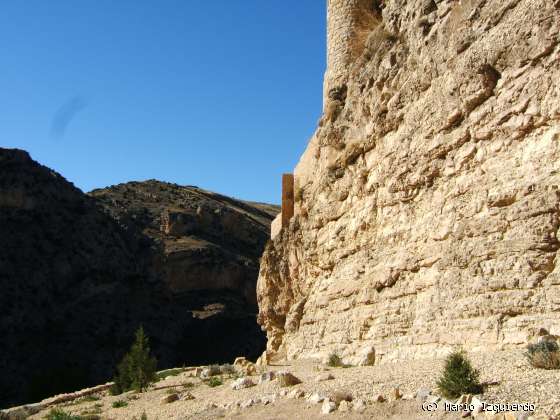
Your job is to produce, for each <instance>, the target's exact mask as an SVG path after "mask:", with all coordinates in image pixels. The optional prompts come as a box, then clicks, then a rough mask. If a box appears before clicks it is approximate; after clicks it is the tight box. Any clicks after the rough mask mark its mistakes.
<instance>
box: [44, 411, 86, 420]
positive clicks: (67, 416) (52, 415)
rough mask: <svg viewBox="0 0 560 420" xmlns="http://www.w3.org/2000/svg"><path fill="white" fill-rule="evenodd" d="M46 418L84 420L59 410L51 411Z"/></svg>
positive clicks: (49, 419)
mask: <svg viewBox="0 0 560 420" xmlns="http://www.w3.org/2000/svg"><path fill="white" fill-rule="evenodd" d="M46 418H47V420H82V418H81V417H80V416H73V415H71V414H68V413H66V412H64V411H62V410H60V409H58V408H53V409H52V410H51V411H49V414H47V417H46Z"/></svg>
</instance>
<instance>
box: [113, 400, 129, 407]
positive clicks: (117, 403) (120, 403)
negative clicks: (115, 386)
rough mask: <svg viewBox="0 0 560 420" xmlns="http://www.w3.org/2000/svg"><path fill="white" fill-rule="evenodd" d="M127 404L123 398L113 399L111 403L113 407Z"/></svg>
mask: <svg viewBox="0 0 560 420" xmlns="http://www.w3.org/2000/svg"><path fill="white" fill-rule="evenodd" d="M127 405H128V403H127V402H126V401H125V400H117V401H114V402H113V404H112V407H113V408H122V407H126V406H127Z"/></svg>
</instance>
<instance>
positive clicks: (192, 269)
mask: <svg viewBox="0 0 560 420" xmlns="http://www.w3.org/2000/svg"><path fill="white" fill-rule="evenodd" d="M90 195H91V196H93V197H95V198H96V199H97V200H98V201H99V202H101V203H102V204H103V206H104V207H105V208H106V209H107V210H108V212H109V213H110V214H111V216H113V217H114V218H115V219H117V220H118V221H119V223H120V224H121V225H123V226H124V227H125V228H127V230H132V231H140V232H141V233H142V235H144V236H145V237H147V238H150V239H151V240H152V241H153V243H154V246H156V247H158V248H159V249H160V250H161V252H160V253H158V256H160V257H162V258H160V260H159V261H157V263H156V265H157V266H159V268H160V269H161V271H163V275H164V277H165V281H166V283H167V285H168V286H169V288H170V290H171V291H172V293H174V294H177V295H180V294H183V295H184V294H188V293H192V292H195V294H198V293H197V292H199V291H201V290H205V291H208V290H230V291H233V292H235V293H236V294H239V295H241V296H242V297H243V298H245V299H246V301H247V302H248V303H249V304H250V305H252V306H253V307H254V309H255V311H256V303H257V301H256V293H255V289H256V281H257V276H258V271H259V257H260V256H261V254H262V250H263V249H264V245H265V243H266V241H267V240H268V238H269V235H268V231H269V229H270V223H271V221H272V219H273V218H274V216H276V214H278V207H276V206H272V205H268V204H262V203H251V202H244V201H241V200H235V199H232V198H230V197H226V196H223V195H220V194H216V193H213V192H210V191H205V190H202V189H200V188H197V187H183V186H179V185H176V184H170V183H166V182H160V181H155V180H150V181H145V182H128V183H126V184H119V185H115V186H112V187H109V188H103V189H98V190H94V191H92V192H91V193H90Z"/></svg>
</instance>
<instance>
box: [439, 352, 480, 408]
mask: <svg viewBox="0 0 560 420" xmlns="http://www.w3.org/2000/svg"><path fill="white" fill-rule="evenodd" d="M478 375H479V373H478V371H477V370H476V369H474V368H473V367H472V366H471V362H470V361H469V360H468V359H467V357H466V356H465V354H464V353H463V352H462V351H454V352H453V353H451V354H450V355H449V356H447V359H446V360H445V366H444V369H443V373H442V375H441V377H440V378H439V380H438V381H437V386H438V389H439V391H440V393H441V394H442V395H443V396H444V397H446V398H458V397H460V396H461V395H463V394H480V393H481V392H482V385H481V384H480V382H479V381H478Z"/></svg>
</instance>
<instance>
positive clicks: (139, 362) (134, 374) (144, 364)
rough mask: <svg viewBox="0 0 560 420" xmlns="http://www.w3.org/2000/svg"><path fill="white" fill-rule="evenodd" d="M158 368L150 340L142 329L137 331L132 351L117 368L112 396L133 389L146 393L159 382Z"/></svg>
mask: <svg viewBox="0 0 560 420" xmlns="http://www.w3.org/2000/svg"><path fill="white" fill-rule="evenodd" d="M156 366H157V360H156V359H155V358H154V357H152V356H151V355H150V346H149V339H148V337H147V336H146V335H145V334H144V329H143V328H142V327H140V328H139V329H138V331H136V339H135V341H134V344H132V347H131V348H130V351H129V352H128V353H127V354H126V355H125V356H124V357H123V359H122V361H121V362H120V363H119V365H118V366H117V376H116V377H115V379H114V384H113V386H112V387H111V394H112V395H118V394H121V393H123V392H125V391H129V390H131V389H134V390H136V391H138V392H142V391H145V390H146V389H147V388H148V386H149V385H150V384H151V383H153V382H155V381H156V380H157V375H156Z"/></svg>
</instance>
